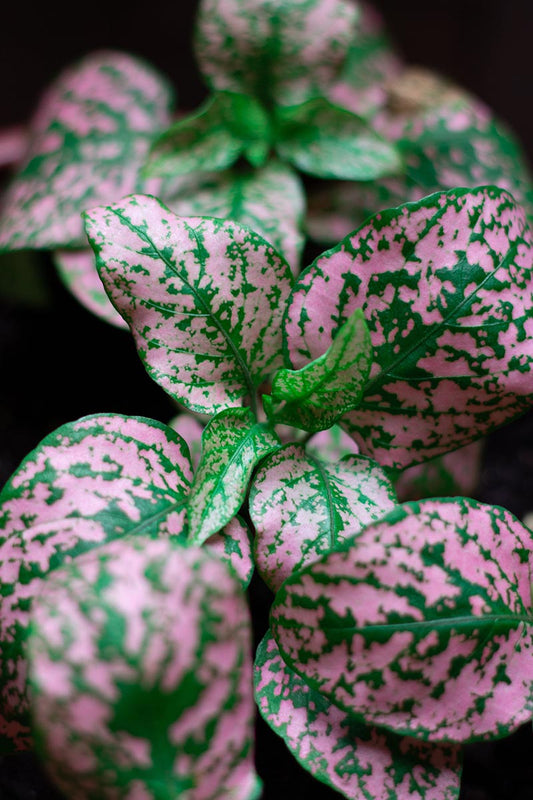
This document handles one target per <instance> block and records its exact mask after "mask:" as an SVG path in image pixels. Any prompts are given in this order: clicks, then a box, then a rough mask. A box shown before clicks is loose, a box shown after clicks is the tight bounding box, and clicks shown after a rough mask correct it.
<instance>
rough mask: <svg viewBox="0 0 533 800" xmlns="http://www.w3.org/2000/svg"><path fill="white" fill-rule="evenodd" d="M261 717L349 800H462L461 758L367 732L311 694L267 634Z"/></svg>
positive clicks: (452, 751) (454, 749) (259, 687)
mask: <svg viewBox="0 0 533 800" xmlns="http://www.w3.org/2000/svg"><path fill="white" fill-rule="evenodd" d="M254 683H255V699H256V703H257V706H258V708H259V711H260V712H261V716H262V717H263V719H264V720H265V722H266V723H267V724H268V725H269V726H270V727H271V728H272V730H273V731H274V732H275V733H277V734H278V736H281V737H282V738H283V740H284V741H285V743H286V745H287V747H288V748H289V750H290V751H291V753H292V754H293V755H294V757H295V758H296V759H297V761H298V762H299V763H300V764H301V765H302V767H303V768H304V769H306V770H307V771H308V772H310V773H311V775H313V776H314V777H315V778H317V779H318V780H319V781H322V782H323V783H325V784H327V785H328V786H331V787H333V788H334V789H336V790H337V791H338V792H340V793H341V794H343V795H344V796H345V797H348V798H350V800H393V798H397V799H398V800H457V798H458V796H459V784H460V777H461V751H460V748H459V747H458V746H457V745H449V744H431V743H428V742H421V741H418V740H416V739H412V738H410V737H407V736H397V735H396V734H394V733H391V732H389V731H385V730H383V729H378V728H374V727H370V726H368V725H365V723H364V722H361V720H358V719H357V718H356V717H353V716H351V715H350V714H348V713H347V712H346V711H343V710H341V709H340V708H337V707H336V706H334V705H333V703H331V702H330V701H329V700H327V698H325V697H324V696H323V695H321V694H319V692H317V691H315V690H314V689H312V688H311V687H310V686H308V684H306V682H305V680H303V679H302V678H301V677H300V676H299V675H297V674H296V673H295V672H294V671H293V670H291V669H290V667H288V666H287V664H286V663H285V662H284V661H283V658H282V657H281V655H280V652H279V649H278V647H277V645H276V642H275V641H274V639H273V638H272V636H271V635H270V632H268V633H267V634H266V636H265V637H264V639H263V640H262V642H261V643H260V644H259V647H258V649H257V654H256V658H255V665H254Z"/></svg>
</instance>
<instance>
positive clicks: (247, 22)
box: [195, 0, 359, 107]
mask: <svg viewBox="0 0 533 800" xmlns="http://www.w3.org/2000/svg"><path fill="white" fill-rule="evenodd" d="M358 17H359V8H358V6H357V5H356V4H355V3H352V2H346V0H291V2H283V3H282V2H279V0H201V2H200V6H199V14H198V21H197V31H196V41H195V50H196V58H197V61H198V63H199V66H200V69H201V70H202V73H203V75H204V78H205V79H206V81H207V82H208V84H209V85H210V86H211V87H212V88H214V89H219V90H228V89H229V90H231V91H236V92H244V93H246V94H250V95H252V96H254V97H257V98H258V99H259V100H261V102H263V103H264V104H265V105H266V106H268V107H270V106H272V105H273V104H280V103H283V104H291V103H298V102H302V101H303V100H306V99H308V98H309V97H313V96H316V95H317V94H318V95H320V94H323V93H324V90H325V87H327V86H329V85H330V84H331V82H332V80H333V79H334V78H335V76H336V74H337V72H338V70H339V68H340V67H341V65H342V63H343V61H344V58H345V56H346V53H347V51H348V47H349V44H350V42H351V41H352V39H353V37H354V34H355V31H356V25H357V20H358Z"/></svg>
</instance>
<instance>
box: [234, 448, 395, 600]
mask: <svg viewBox="0 0 533 800" xmlns="http://www.w3.org/2000/svg"><path fill="white" fill-rule="evenodd" d="M395 504H396V494H395V492H394V489H393V487H392V484H391V483H390V481H389V480H388V479H387V477H386V475H385V473H384V472H383V470H382V469H381V468H380V467H379V466H378V464H376V463H375V462H373V461H370V459H368V458H365V457H364V456H357V455H353V456H346V457H345V458H343V459H342V460H341V461H340V462H338V463H336V464H334V463H331V462H326V461H322V460H320V459H319V458H316V457H314V456H312V455H310V454H309V453H306V452H305V450H304V448H303V447H302V446H301V445H294V444H289V445H285V446H284V447H283V448H282V449H281V450H279V451H278V452H276V453H273V454H272V455H270V456H269V457H268V458H266V459H265V460H264V461H263V463H262V464H261V466H260V468H259V470H258V471H257V474H256V476H255V478H254V481H253V483H252V485H251V487H250V517H251V520H252V522H253V524H254V527H255V530H256V538H255V562H256V564H257V568H258V570H259V572H260V573H261V577H262V578H263V579H264V581H265V582H266V584H267V585H268V586H270V588H271V589H272V590H273V591H274V592H275V591H277V590H278V589H279V587H280V586H281V584H282V583H283V581H284V580H285V579H286V578H287V577H289V575H292V574H293V573H294V572H296V571H297V570H299V569H301V568H302V567H303V566H305V565H306V564H310V563H311V562H313V561H316V559H318V558H319V557H320V556H321V555H322V554H324V553H328V552H329V551H330V550H335V549H336V548H337V547H339V546H340V545H341V544H342V542H344V541H345V540H346V539H347V538H350V537H351V536H353V535H355V534H357V533H359V531H360V530H361V529H362V528H364V526H365V525H368V523H369V522H372V521H374V520H376V519H379V518H380V517H382V516H383V515H384V514H386V513H387V511H390V510H391V509H392V508H393V507H394V506H395Z"/></svg>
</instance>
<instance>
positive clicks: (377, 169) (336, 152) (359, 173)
mask: <svg viewBox="0 0 533 800" xmlns="http://www.w3.org/2000/svg"><path fill="white" fill-rule="evenodd" d="M278 125H279V130H278V141H277V143H276V150H277V152H278V153H279V155H280V156H281V158H283V159H286V160H287V161H290V163H291V164H293V165H294V166H296V167H298V169H300V170H302V172H307V173H309V174H310V175H315V176H317V177H319V178H344V179H348V180H354V181H370V180H375V179H376V178H380V177H381V176H383V175H390V174H392V173H398V172H401V171H402V162H401V158H400V153H399V151H398V150H397V148H396V146H395V145H394V144H392V143H390V142H388V141H387V140H386V139H385V138H384V137H382V136H380V135H379V134H378V133H376V132H375V131H374V130H373V129H372V128H371V127H370V126H369V125H368V124H367V123H366V122H365V121H364V120H363V119H362V118H361V117H358V116H356V115H355V114H352V112H351V111H347V110H346V109H343V108H340V107H338V106H334V105H332V104H331V103H329V102H328V101H327V100H325V99H323V98H315V99H314V100H309V101H308V102H306V103H304V104H303V105H300V106H291V107H289V108H284V109H283V110H282V111H280V112H279V114H278Z"/></svg>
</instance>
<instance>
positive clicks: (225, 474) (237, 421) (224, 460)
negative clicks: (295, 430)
mask: <svg viewBox="0 0 533 800" xmlns="http://www.w3.org/2000/svg"><path fill="white" fill-rule="evenodd" d="M279 447H280V441H279V439H278V437H277V436H276V434H275V433H274V430H273V429H272V428H271V427H270V426H269V425H267V424H266V423H264V422H257V421H256V419H255V416H254V414H253V413H252V412H251V411H250V409H249V408H234V409H229V410H228V411H222V412H221V413H220V414H217V416H216V417H215V418H214V419H212V420H211V422H210V423H209V425H208V426H207V427H206V429H205V430H204V433H203V436H202V457H201V459H200V464H199V466H198V470H197V472H196V475H195V476H194V481H193V485H192V489H191V493H190V495H189V505H188V518H189V541H190V542H192V544H197V545H200V544H202V543H203V542H204V541H205V540H206V539H207V538H208V537H209V536H211V535H212V534H213V533H216V532H217V531H219V530H220V529H221V528H223V527H224V525H226V523H228V522H229V521H230V520H231V518H232V517H234V516H235V514H236V513H237V511H238V510H239V508H240V507H241V506H242V504H243V502H244V498H245V496H246V492H247V489H248V482H249V480H250V477H251V475H252V472H253V470H254V468H255V467H256V466H257V464H258V463H259V461H260V460H261V459H262V458H264V457H265V456H266V455H268V454H269V453H271V452H272V451H273V450H277V449H278V448H279Z"/></svg>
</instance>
